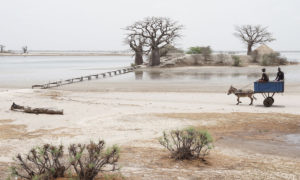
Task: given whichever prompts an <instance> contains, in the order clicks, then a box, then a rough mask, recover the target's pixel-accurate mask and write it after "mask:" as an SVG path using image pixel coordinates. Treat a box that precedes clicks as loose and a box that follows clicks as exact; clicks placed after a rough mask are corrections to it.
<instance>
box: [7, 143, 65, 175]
mask: <svg viewBox="0 0 300 180" xmlns="http://www.w3.org/2000/svg"><path fill="white" fill-rule="evenodd" d="M63 153H64V152H63V146H62V145H61V146H58V147H56V146H52V145H49V144H45V145H44V146H42V147H37V148H33V149H31V150H30V152H29V153H28V154H27V155H26V156H25V157H22V156H21V155H20V154H18V155H17V156H16V159H15V161H16V162H17V166H12V167H11V171H12V172H11V176H12V177H20V178H23V179H38V180H48V179H54V178H58V177H63V176H64V173H65V171H66V170H67V169H68V167H66V166H65V165H64V164H63V163H62V157H63Z"/></svg>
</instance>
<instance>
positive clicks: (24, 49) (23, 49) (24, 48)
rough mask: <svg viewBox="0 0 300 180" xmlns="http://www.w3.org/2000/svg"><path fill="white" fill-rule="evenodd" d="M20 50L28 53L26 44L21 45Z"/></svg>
mask: <svg viewBox="0 0 300 180" xmlns="http://www.w3.org/2000/svg"><path fill="white" fill-rule="evenodd" d="M22 51H23V53H24V54H25V53H28V47H27V46H23V47H22Z"/></svg>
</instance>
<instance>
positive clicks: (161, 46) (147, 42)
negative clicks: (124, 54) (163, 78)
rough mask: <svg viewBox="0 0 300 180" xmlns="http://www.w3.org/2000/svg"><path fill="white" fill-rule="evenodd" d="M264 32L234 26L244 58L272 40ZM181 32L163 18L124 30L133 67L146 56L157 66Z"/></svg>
mask: <svg viewBox="0 0 300 180" xmlns="http://www.w3.org/2000/svg"><path fill="white" fill-rule="evenodd" d="M267 28H268V27H263V26H261V25H243V26H236V27H235V31H236V32H235V33H234V35H235V36H236V37H238V38H239V39H241V40H242V42H243V43H245V44H246V45H247V55H251V53H252V48H253V47H254V46H255V45H257V44H263V43H267V42H272V41H274V40H275V39H274V38H273V36H272V34H271V33H270V32H269V31H268V30H267ZM182 29H183V26H182V25H180V24H178V22H176V21H174V20H172V19H170V18H167V17H148V18H145V19H143V20H141V21H137V22H135V23H133V24H132V25H130V26H127V27H126V28H125V30H126V31H127V34H126V38H125V43H126V44H128V45H129V47H130V49H131V50H132V51H133V52H134V56H135V62H134V63H135V64H136V65H140V64H143V62H144V60H143V57H144V55H149V65H150V66H157V65H159V64H160V57H161V55H162V54H163V53H166V48H168V47H172V48H175V47H174V42H175V41H176V39H178V38H180V37H181V30H182ZM211 52H212V50H211V48H210V47H209V46H207V47H199V46H195V47H191V48H189V50H188V51H187V53H188V54H203V55H204V56H205V58H206V59H209V55H210V54H211Z"/></svg>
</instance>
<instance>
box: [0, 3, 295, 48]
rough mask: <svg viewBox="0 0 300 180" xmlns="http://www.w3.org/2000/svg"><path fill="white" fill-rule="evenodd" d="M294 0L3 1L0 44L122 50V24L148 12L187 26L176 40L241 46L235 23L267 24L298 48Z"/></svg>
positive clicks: (286, 44)
mask: <svg viewBox="0 0 300 180" xmlns="http://www.w3.org/2000/svg"><path fill="white" fill-rule="evenodd" d="M299 7H300V2H299V1H297V0H287V1H280V0H272V1H261V0H252V1H248V0H227V1H220V0H211V1H203V0H186V1H180V0H164V1H159V0H152V1H145V0H126V1H124V0H112V1H97V0H86V1H80V0H52V1H45V0H42V1H41V0H26V1H22V0H2V2H1V6H0V15H1V17H2V19H1V21H2V23H1V24H2V27H1V28H0V44H3V45H5V46H6V49H10V50H19V49H21V47H22V46H24V45H27V46H28V49H29V51H30V50H61V51H64V50H83V51H94V50H103V51H110V50H126V49H129V48H128V47H127V46H126V45H124V44H123V38H124V34H125V31H124V30H122V28H124V27H126V26H127V25H130V24H132V23H133V22H135V21H137V20H141V19H143V18H144V17H148V16H166V17H170V18H172V19H174V20H176V21H178V22H179V23H181V24H183V25H184V26H185V29H184V30H183V33H182V34H183V37H182V38H181V39H179V40H178V41H177V43H176V45H177V46H178V47H179V48H183V49H187V48H188V47H190V46H208V45H210V46H211V47H212V49H213V50H216V51H218V50H224V51H228V50H233V51H241V50H245V45H244V44H242V42H241V41H240V40H239V39H237V38H236V37H234V36H233V33H234V26H235V25H243V24H253V25H256V24H261V25H263V26H268V27H269V28H268V29H269V31H270V32H272V33H273V35H274V37H275V38H276V39H277V40H276V41H274V42H272V43H269V44H268V45H269V46H270V47H272V48H273V49H275V50H281V51H284V50H300V48H299V47H300V41H299V39H300V34H299V30H300V24H299V22H300V12H299V11H298V8H299Z"/></svg>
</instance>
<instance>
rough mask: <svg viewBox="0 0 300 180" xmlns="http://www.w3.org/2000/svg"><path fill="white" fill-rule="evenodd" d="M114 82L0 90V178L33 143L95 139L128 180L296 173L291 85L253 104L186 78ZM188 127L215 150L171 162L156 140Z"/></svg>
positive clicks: (297, 140) (299, 152)
mask: <svg viewBox="0 0 300 180" xmlns="http://www.w3.org/2000/svg"><path fill="white" fill-rule="evenodd" d="M119 86H120V87H122V88H116V87H118V86H117V83H106V84H105V85H104V86H103V87H102V89H101V90H99V91H95V90H91V89H89V90H90V92H83V91H67V90H63V89H54V90H31V89H15V90H5V89H1V90H0V102H1V103H0V177H1V178H0V179H5V177H6V174H7V167H8V165H9V164H10V163H11V162H12V157H14V156H15V155H16V154H17V153H26V152H28V151H29V150H30V148H32V147H34V146H37V145H42V144H44V143H52V144H57V145H58V144H64V145H65V146H67V145H68V144H70V143H87V142H89V141H90V140H98V139H100V138H101V139H104V140H106V142H107V144H108V145H112V144H118V145H120V146H121V148H122V151H121V159H120V165H121V166H122V169H121V173H122V174H123V175H124V176H125V177H127V178H128V179H300V137H299V136H300V111H299V109H300V101H299V99H300V93H298V92H297V91H296V90H295V91H293V92H291V93H285V94H283V95H276V96H275V104H274V106H273V107H271V108H265V107H263V106H262V101H263V98H262V97H261V96H260V95H256V97H257V101H255V103H254V104H255V105H254V106H249V105H248V103H249V100H248V99H242V102H243V103H242V104H241V105H239V106H236V105H235V103H236V98H235V97H234V96H227V95H226V94H225V92H222V93H221V92H218V91H216V92H214V91H212V92H210V93H208V92H205V91H203V92H193V91H192V90H188V89H193V88H194V87H193V86H192V85H191V84H190V85H189V86H187V87H186V86H184V87H186V90H185V91H184V90H180V91H177V90H176V88H175V89H174V87H173V86H172V84H171V85H170V84H169V85H165V86H164V88H162V87H161V84H160V83H157V84H155V83H153V84H151V86H149V87H147V90H145V89H143V88H145V87H144V85H143V84H135V85H132V84H131V83H128V84H126V83H124V84H121V85H120V84H119ZM182 87H183V86H182ZM129 88H131V91H130V90H129ZM151 88H152V89H151ZM87 89H88V88H87ZM124 89H127V90H126V91H125V90H124ZM157 89H160V90H159V91H158V90H157ZM215 89H218V87H215ZM12 102H16V103H17V104H20V105H27V106H32V107H52V108H53V107H54V108H57V109H63V110H64V115H34V114H24V113H21V112H14V111H10V110H9V108H10V106H11V104H12ZM187 126H197V127H200V128H203V129H208V130H209V131H210V132H211V133H212V135H213V137H214V139H215V142H214V146H215V148H214V150H213V151H212V152H211V154H210V156H209V157H208V158H207V160H206V161H205V162H202V161H200V160H194V161H192V162H188V161H174V160H172V159H170V158H169V153H168V152H167V151H166V150H164V149H163V148H162V147H161V146H160V144H159V143H158V141H157V138H158V137H160V136H161V135H162V132H163V131H164V130H170V129H177V128H184V127H187Z"/></svg>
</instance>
